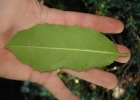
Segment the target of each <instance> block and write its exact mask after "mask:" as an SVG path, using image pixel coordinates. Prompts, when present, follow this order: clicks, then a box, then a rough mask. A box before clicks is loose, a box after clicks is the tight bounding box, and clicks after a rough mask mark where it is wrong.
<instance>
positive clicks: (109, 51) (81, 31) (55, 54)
mask: <svg viewBox="0 0 140 100" xmlns="http://www.w3.org/2000/svg"><path fill="white" fill-rule="evenodd" d="M5 48H7V49H9V50H10V51H12V52H13V53H14V54H15V56H16V57H17V58H18V59H19V60H20V61H21V62H22V63H24V64H28V65H30V66H31V67H32V68H33V69H35V70H39V71H41V72H43V71H53V70H56V69H59V68H62V67H63V68H68V69H72V70H76V71H83V70H84V71H87V70H89V69H90V68H93V67H97V68H102V67H104V66H106V65H109V64H111V63H112V62H113V61H114V60H116V59H117V58H118V57H119V56H120V55H121V54H119V53H118V51H117V49H116V47H115V46H114V44H113V43H112V42H111V41H110V40H109V39H107V38H106V37H105V36H104V35H102V34H101V33H99V32H97V31H94V30H92V29H85V28H82V27H78V26H62V25H49V24H43V25H36V26H34V27H33V28H31V29H28V30H23V31H21V32H19V33H18V34H16V35H15V36H14V37H13V38H12V39H11V40H10V42H9V43H8V44H6V45H5Z"/></svg>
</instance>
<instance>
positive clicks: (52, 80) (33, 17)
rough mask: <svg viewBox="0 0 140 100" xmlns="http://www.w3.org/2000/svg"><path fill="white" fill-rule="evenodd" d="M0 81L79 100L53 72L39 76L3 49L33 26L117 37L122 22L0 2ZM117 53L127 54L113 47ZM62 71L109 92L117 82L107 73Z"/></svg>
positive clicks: (29, 0)
mask: <svg viewBox="0 0 140 100" xmlns="http://www.w3.org/2000/svg"><path fill="white" fill-rule="evenodd" d="M0 22H1V24H0V77H3V78H8V79H14V80H24V81H31V82H37V83H39V84H42V85H43V86H44V87H46V88H47V89H48V90H49V91H50V92H51V93H52V94H53V95H54V96H55V97H56V98H58V99H59V100H79V98H78V97H76V96H75V95H74V94H72V93H71V92H70V91H69V90H68V89H67V88H66V87H65V85H64V84H63V83H62V82H61V80H60V79H59V78H58V76H57V72H56V71H53V72H51V73H48V72H44V73H40V72H38V71H35V70H33V69H32V68H31V67H30V66H28V65H24V64H22V63H20V62H19V61H18V60H17V59H16V57H15V56H14V55H13V54H12V53H11V52H10V51H8V50H6V49H4V45H5V44H6V43H7V42H8V41H9V40H10V39H11V38H12V36H13V35H14V34H16V33H17V31H20V30H23V29H28V28H31V27H33V26H34V25H36V24H43V23H46V22H47V23H50V24H62V25H78V26H81V27H86V28H93V29H95V30H98V31H100V32H106V33H115V34H116V33H119V32H121V31H122V30H123V24H122V22H120V21H118V20H115V19H112V18H108V17H101V16H96V15H90V14H84V13H76V12H67V11H65V12H64V11H60V10H56V9H50V8H47V7H45V6H43V5H40V4H39V3H38V1H37V0H3V1H1V3H0ZM116 47H117V48H118V50H119V52H121V53H123V52H129V50H128V49H127V48H126V47H125V46H121V45H117V44H116ZM129 58H130V57H122V58H118V59H117V61H119V62H123V63H124V62H127V61H128V60H129ZM62 70H63V71H65V72H67V73H69V74H71V75H74V76H76V77H79V78H81V79H84V80H86V81H89V82H92V83H94V84H97V85H100V86H103V87H106V88H113V87H114V86H115V85H116V84H117V78H116V77H115V76H114V75H113V74H111V73H108V72H104V71H101V70H99V69H91V70H89V71H88V72H76V71H72V70H67V69H62Z"/></svg>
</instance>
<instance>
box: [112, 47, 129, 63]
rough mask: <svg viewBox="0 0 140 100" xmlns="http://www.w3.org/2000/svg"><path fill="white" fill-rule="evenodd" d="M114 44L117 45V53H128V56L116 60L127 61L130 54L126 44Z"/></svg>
mask: <svg viewBox="0 0 140 100" xmlns="http://www.w3.org/2000/svg"><path fill="white" fill-rule="evenodd" d="M115 46H116V47H117V49H118V51H119V53H122V54H123V53H128V56H123V57H119V58H118V59H117V60H116V61H117V62H120V63H126V62H128V61H129V59H130V56H131V53H130V50H129V49H128V48H127V47H126V46H123V45H119V44H115Z"/></svg>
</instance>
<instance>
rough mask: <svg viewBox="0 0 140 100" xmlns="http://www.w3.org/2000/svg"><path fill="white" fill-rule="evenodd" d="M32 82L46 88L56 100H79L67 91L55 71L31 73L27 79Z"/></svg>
mask: <svg viewBox="0 0 140 100" xmlns="http://www.w3.org/2000/svg"><path fill="white" fill-rule="evenodd" d="M29 80H30V81H32V82H36V83H39V84H42V85H43V86H44V87H45V88H47V89H48V90H49V91H50V92H51V93H52V94H53V95H54V96H55V97H56V98H57V99H58V100H79V98H78V97H76V96H75V95H74V94H72V93H71V92H70V90H68V88H67V87H66V86H65V85H64V83H63V82H62V81H61V80H60V78H59V77H58V76H57V73H56V71H54V72H51V73H47V72H44V73H40V72H39V71H33V72H32V76H31V77H30V79H29Z"/></svg>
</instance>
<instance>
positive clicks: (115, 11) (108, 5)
mask: <svg viewBox="0 0 140 100" xmlns="http://www.w3.org/2000/svg"><path fill="white" fill-rule="evenodd" d="M38 1H39V2H40V3H41V4H43V5H46V6H48V7H50V8H56V9H61V10H64V11H76V12H84V13H90V14H96V15H101V16H108V17H112V18H116V19H119V20H121V21H122V22H123V23H124V25H125V29H124V31H123V32H122V33H121V34H118V35H110V34H105V35H106V36H107V37H108V38H109V39H110V40H112V41H113V42H114V43H119V44H122V45H125V46H127V47H128V48H129V49H130V50H131V53H132V56H131V59H130V61H129V62H127V63H125V64H120V63H117V62H114V63H113V64H111V65H110V66H108V67H107V68H106V69H104V70H106V71H109V72H112V73H114V74H115V75H116V76H117V77H118V79H119V83H118V85H117V86H116V87H115V88H114V89H112V90H108V89H105V88H102V87H99V86H96V85H95V84H92V83H89V82H86V81H84V80H81V79H78V78H75V77H72V76H70V75H67V74H65V73H63V72H61V71H59V73H58V76H59V77H60V78H61V79H62V81H63V82H64V83H65V85H66V86H67V87H68V88H69V89H70V90H71V91H72V92H73V93H74V94H76V95H77V96H78V97H80V98H81V99H82V100H140V89H139V88H140V39H139V38H140V0H38ZM0 100H57V99H56V98H55V97H54V96H53V95H52V94H51V93H50V92H49V91H48V90H46V89H45V88H44V87H43V86H41V85H39V84H36V83H30V82H22V81H13V80H7V79H2V78H0Z"/></svg>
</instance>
